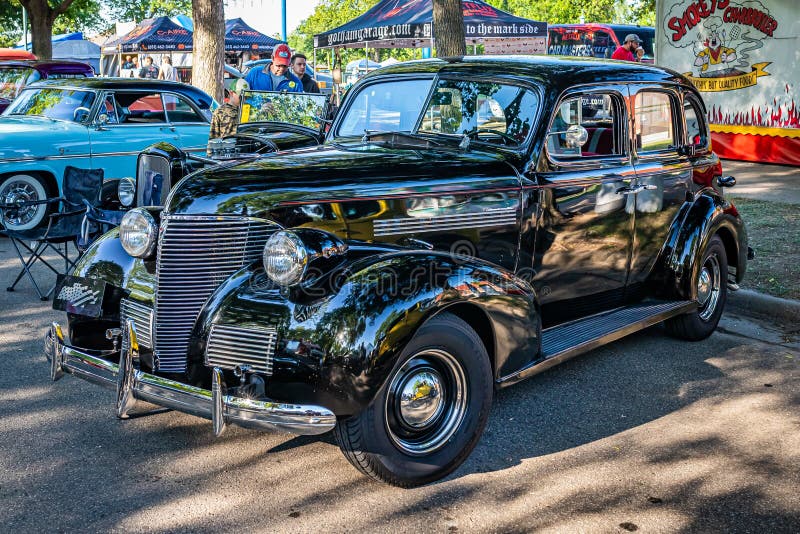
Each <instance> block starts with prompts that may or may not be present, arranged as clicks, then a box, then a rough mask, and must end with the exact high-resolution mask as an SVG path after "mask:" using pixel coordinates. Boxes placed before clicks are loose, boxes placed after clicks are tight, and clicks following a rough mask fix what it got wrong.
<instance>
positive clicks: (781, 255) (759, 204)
mask: <svg viewBox="0 0 800 534" xmlns="http://www.w3.org/2000/svg"><path fill="white" fill-rule="evenodd" d="M731 200H732V201H733V203H734V205H735V206H736V208H737V209H738V210H739V213H740V214H741V216H742V219H744V223H745V226H746V227H747V235H748V240H749V244H750V246H751V247H753V249H755V251H756V258H755V259H754V260H751V261H749V262H748V264H747V274H745V277H744V281H743V282H742V284H741V285H742V287H745V288H748V289H754V290H756V291H761V292H763V293H769V294H770V295H774V296H776V297H782V298H788V299H800V206H796V205H794V204H781V203H778V202H765V201H763V200H753V199H748V198H736V197H732V199H731Z"/></svg>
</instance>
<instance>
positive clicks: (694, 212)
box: [662, 192, 747, 300]
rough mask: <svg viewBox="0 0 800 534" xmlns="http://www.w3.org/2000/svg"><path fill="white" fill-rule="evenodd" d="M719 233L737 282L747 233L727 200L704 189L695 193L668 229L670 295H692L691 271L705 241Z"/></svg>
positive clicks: (743, 264)
mask: <svg viewBox="0 0 800 534" xmlns="http://www.w3.org/2000/svg"><path fill="white" fill-rule="evenodd" d="M714 235H719V236H720V237H721V238H722V241H723V243H724V245H725V251H726V253H727V256H728V264H729V266H731V267H735V268H736V280H737V282H738V281H741V280H742V278H743V277H744V273H745V270H746V267H747V232H746V230H745V226H744V222H743V221H742V218H741V217H740V216H739V213H738V212H737V211H736V208H735V207H734V206H733V204H731V203H730V202H728V201H726V200H725V199H724V198H722V197H721V196H719V195H717V194H714V193H710V192H704V193H702V194H700V195H698V196H697V198H696V199H695V201H694V202H693V203H692V205H691V206H690V207H689V209H688V210H687V211H686V214H685V216H684V217H683V218H682V220H681V221H680V224H679V225H676V226H675V227H674V228H673V229H672V230H671V232H670V236H669V238H668V244H669V245H668V247H667V249H666V250H667V255H666V261H665V270H666V276H665V278H666V279H667V280H666V283H665V284H664V285H663V286H662V287H668V288H670V292H671V293H672V296H674V297H677V298H681V299H686V300H689V299H694V298H695V297H696V295H695V290H696V288H695V287H694V284H692V280H693V279H694V274H695V271H696V270H697V269H698V266H699V262H700V259H701V255H702V253H703V251H704V250H705V248H706V246H707V245H708V242H709V240H710V239H711V238H712V237H713V236H714Z"/></svg>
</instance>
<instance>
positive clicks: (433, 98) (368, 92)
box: [336, 79, 539, 146]
mask: <svg viewBox="0 0 800 534" xmlns="http://www.w3.org/2000/svg"><path fill="white" fill-rule="evenodd" d="M432 83H433V80H429V79H428V80H425V79H422V80H392V81H387V82H378V83H373V84H370V85H367V86H364V87H363V88H362V89H361V90H360V91H359V93H358V94H356V95H355V96H354V97H353V98H352V100H351V103H350V105H349V107H348V108H347V110H346V112H345V113H346V115H345V116H344V117H343V118H342V120H341V122H340V123H339V128H338V131H337V132H336V134H337V136H340V137H355V136H358V137H361V136H363V135H364V134H365V133H370V132H406V133H411V134H429V135H434V136H440V135H442V136H457V137H458V138H462V137H465V136H466V137H470V138H471V139H473V140H478V141H481V142H485V143H490V144H496V145H503V146H509V145H511V146H517V145H521V144H522V143H523V142H524V141H525V140H526V139H527V137H528V134H529V133H530V132H531V131H532V129H533V124H534V121H535V119H536V114H537V111H538V108H539V98H538V96H537V94H536V93H535V92H534V91H532V90H531V89H528V88H525V87H521V86H516V85H511V84H505V83H493V82H477V81H469V80H450V79H442V80H438V81H437V82H436V86H435V88H434V90H433V91H431V85H432ZM429 95H430V97H429Z"/></svg>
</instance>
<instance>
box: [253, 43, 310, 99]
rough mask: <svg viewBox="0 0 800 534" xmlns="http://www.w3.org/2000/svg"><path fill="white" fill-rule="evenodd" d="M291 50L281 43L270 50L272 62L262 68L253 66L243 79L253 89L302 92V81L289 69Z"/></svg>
mask: <svg viewBox="0 0 800 534" xmlns="http://www.w3.org/2000/svg"><path fill="white" fill-rule="evenodd" d="M291 59H292V51H291V50H290V49H289V45H287V44H284V43H281V44H279V45H278V46H276V47H275V49H274V50H273V51H272V63H270V64H269V65H267V66H265V67H264V68H263V69H259V68H254V69H251V70H250V72H248V73H247V76H246V77H245V80H247V83H248V84H249V85H250V89H251V90H253V91H286V92H289V93H302V92H303V82H301V81H300V78H298V77H297V76H295V75H294V74H292V71H291V70H290V69H289V65H290V64H291Z"/></svg>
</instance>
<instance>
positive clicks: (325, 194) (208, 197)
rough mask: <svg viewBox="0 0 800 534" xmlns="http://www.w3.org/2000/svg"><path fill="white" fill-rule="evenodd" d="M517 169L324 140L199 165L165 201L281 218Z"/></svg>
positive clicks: (462, 156)
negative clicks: (306, 207) (287, 212)
mask: <svg viewBox="0 0 800 534" xmlns="http://www.w3.org/2000/svg"><path fill="white" fill-rule="evenodd" d="M509 177H513V178H514V179H516V173H515V171H514V169H513V167H512V166H511V165H509V163H508V162H506V160H505V158H504V157H502V156H500V155H497V154H496V153H485V152H477V151H470V152H462V151H458V150H447V151H439V150H435V151H434V150H407V149H397V148H385V147H382V146H380V145H376V144H360V143H352V144H348V145H332V144H327V145H323V146H319V147H314V148H308V149H302V150H292V151H287V152H279V153H276V154H274V155H271V156H269V157H265V158H262V159H260V160H256V161H251V162H247V163H240V164H238V165H234V166H229V167H225V166H224V165H221V166H216V167H212V168H210V169H206V170H203V171H201V172H199V173H197V174H194V175H191V176H189V177H187V178H186V179H184V180H183V181H181V182H180V183H179V184H178V185H177V186H176V187H175V189H174V190H173V192H172V194H171V195H170V197H169V200H168V201H167V207H166V212H168V213H174V214H208V215H211V214H218V215H222V214H236V215H248V216H253V217H263V218H266V219H271V220H275V221H276V222H279V223H281V222H282V221H281V217H280V213H281V212H282V208H285V207H287V206H296V205H298V204H313V203H315V202H324V203H330V202H332V201H333V202H336V201H339V202H347V201H349V200H350V201H352V200H357V199H386V198H391V197H401V196H404V195H408V193H411V192H413V193H417V194H418V193H419V192H426V193H427V192H429V193H431V194H433V195H437V194H444V193H458V191H464V192H466V191H469V190H470V189H471V188H473V187H474V186H475V184H477V183H480V184H481V186H482V187H487V186H489V187H491V183H492V181H493V180H494V179H497V181H498V183H501V182H502V183H503V184H505V185H507V184H508V178H509Z"/></svg>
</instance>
